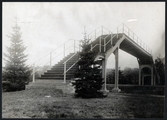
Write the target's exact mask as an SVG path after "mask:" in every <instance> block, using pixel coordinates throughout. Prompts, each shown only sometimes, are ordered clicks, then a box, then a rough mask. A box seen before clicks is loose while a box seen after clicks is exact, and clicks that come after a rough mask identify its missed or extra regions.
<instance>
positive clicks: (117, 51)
mask: <svg viewBox="0 0 167 120" xmlns="http://www.w3.org/2000/svg"><path fill="white" fill-rule="evenodd" d="M118 67H119V48H117V49H116V50H115V88H114V89H113V90H112V91H114V92H120V91H121V90H120V89H119V88H118V81H119V69H118Z"/></svg>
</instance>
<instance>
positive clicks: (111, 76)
mask: <svg viewBox="0 0 167 120" xmlns="http://www.w3.org/2000/svg"><path fill="white" fill-rule="evenodd" d="M138 80H139V69H138V68H129V67H126V68H125V69H124V70H120V69H119V84H138ZM107 83H108V84H114V83H115V69H107Z"/></svg>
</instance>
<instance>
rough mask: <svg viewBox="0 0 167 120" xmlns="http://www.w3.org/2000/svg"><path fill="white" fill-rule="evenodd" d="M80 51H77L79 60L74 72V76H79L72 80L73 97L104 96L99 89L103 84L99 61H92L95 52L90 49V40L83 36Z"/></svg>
mask: <svg viewBox="0 0 167 120" xmlns="http://www.w3.org/2000/svg"><path fill="white" fill-rule="evenodd" d="M81 48H82V51H81V52H80V53H79V55H80V58H81V59H80V60H79V62H78V65H79V69H78V70H77V71H76V72H75V75H74V76H75V78H79V79H78V80H76V81H75V82H73V83H72V84H73V86H74V87H75V97H82V98H96V97H104V95H103V93H102V92H100V89H101V88H102V85H103V83H104V82H103V79H102V73H101V69H100V67H101V65H100V64H99V63H100V62H99V61H96V62H95V61H94V59H95V56H96V55H97V53H96V52H94V51H91V50H90V48H91V45H90V40H89V39H86V37H84V40H82V44H81Z"/></svg>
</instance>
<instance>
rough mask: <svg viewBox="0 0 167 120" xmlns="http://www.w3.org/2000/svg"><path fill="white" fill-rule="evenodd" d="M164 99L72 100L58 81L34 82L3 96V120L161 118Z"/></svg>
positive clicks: (122, 95)
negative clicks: (19, 119) (18, 119)
mask: <svg viewBox="0 0 167 120" xmlns="http://www.w3.org/2000/svg"><path fill="white" fill-rule="evenodd" d="M163 117H164V96H163V95H161V96H155V95H147V94H134V93H133V94H131V93H112V92H110V93H109V94H108V97H106V98H95V99H81V98H74V97H73V94H72V93H70V89H69V86H68V85H67V84H63V83H61V82H52V81H43V82H41V81H37V82H36V83H35V84H32V85H29V87H27V89H26V90H24V91H18V92H4V93H2V118H163Z"/></svg>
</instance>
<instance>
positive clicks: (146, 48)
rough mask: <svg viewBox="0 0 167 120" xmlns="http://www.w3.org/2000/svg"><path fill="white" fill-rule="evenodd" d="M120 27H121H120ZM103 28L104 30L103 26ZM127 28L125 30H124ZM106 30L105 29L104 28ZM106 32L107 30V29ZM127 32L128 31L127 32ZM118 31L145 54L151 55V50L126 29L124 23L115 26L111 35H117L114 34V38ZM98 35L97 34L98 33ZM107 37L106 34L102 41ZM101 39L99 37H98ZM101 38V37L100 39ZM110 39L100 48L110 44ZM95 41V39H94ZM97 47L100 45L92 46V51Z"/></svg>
mask: <svg viewBox="0 0 167 120" xmlns="http://www.w3.org/2000/svg"><path fill="white" fill-rule="evenodd" d="M121 26H122V27H121ZM120 27H121V29H120ZM103 28H105V27H104V26H103ZM125 28H127V29H125ZM105 29H107V28H105ZM107 30H108V29H107ZM127 30H128V31H127ZM120 31H122V33H124V34H126V35H127V36H128V37H130V38H131V39H132V41H134V42H135V43H136V44H137V45H139V47H141V48H142V49H143V50H145V51H146V52H148V53H149V54H150V55H152V51H151V49H150V48H149V47H148V46H147V45H146V44H145V43H144V42H143V41H142V40H141V39H140V38H139V37H138V36H137V35H136V34H135V33H134V32H133V31H132V30H131V29H130V28H129V27H127V26H126V25H125V24H124V23H122V24H120V25H119V26H117V27H116V28H115V29H114V30H113V32H111V33H115V32H116V33H117V34H114V36H112V38H113V37H115V36H116V35H118V33H120ZM98 33H99V32H98ZM109 35H111V34H108V35H107V36H106V37H105V38H103V39H106V38H107V37H108V36H109ZM100 37H101V36H100ZM101 38H102V37H101ZM112 38H111V39H110V40H109V41H108V42H107V43H105V44H104V45H101V46H106V45H107V44H108V43H109V42H111V40H112ZM95 39H96V38H95ZM97 45H100V44H95V45H94V46H92V49H93V48H95V47H96V46H97Z"/></svg>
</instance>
